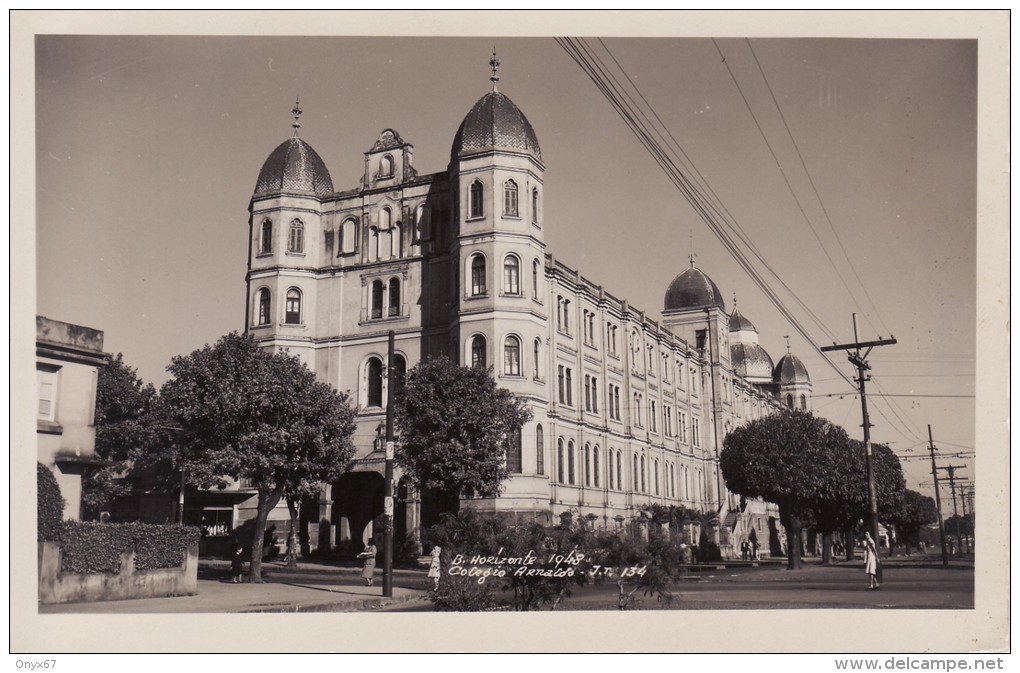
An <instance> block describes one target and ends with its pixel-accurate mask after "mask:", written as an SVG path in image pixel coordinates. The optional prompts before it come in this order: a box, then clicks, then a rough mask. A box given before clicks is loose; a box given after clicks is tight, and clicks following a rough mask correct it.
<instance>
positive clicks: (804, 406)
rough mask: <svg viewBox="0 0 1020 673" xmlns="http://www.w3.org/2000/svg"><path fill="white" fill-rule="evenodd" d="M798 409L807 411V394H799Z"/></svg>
mask: <svg viewBox="0 0 1020 673" xmlns="http://www.w3.org/2000/svg"><path fill="white" fill-rule="evenodd" d="M800 409H801V411H807V395H801V396H800Z"/></svg>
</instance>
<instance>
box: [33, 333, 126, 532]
mask: <svg viewBox="0 0 1020 673" xmlns="http://www.w3.org/2000/svg"><path fill="white" fill-rule="evenodd" d="M108 363H109V356H108V355H107V354H106V353H104V352H103V333H102V332H101V331H100V330H97V329H93V328H91V327H83V326H81V325H72V324H71V323H66V322H61V321H59V320H53V319H51V318H46V317H43V316H36V319H35V371H36V380H37V381H36V382H37V391H38V398H39V408H38V416H37V419H36V438H37V441H38V459H39V462H40V463H42V464H43V465H45V466H46V467H48V468H49V469H50V470H51V471H52V472H53V475H54V476H55V477H56V479H57V484H58V485H59V486H60V493H61V495H63V496H64V502H65V504H64V518H65V519H78V518H80V516H81V479H82V473H83V471H84V470H85V469H86V468H87V467H88V466H89V465H93V464H96V463H100V462H101V461H99V460H98V459H97V458H96V455H95V454H96V384H97V382H98V377H99V370H100V369H102V368H103V367H105V366H106V365H107V364H108Z"/></svg>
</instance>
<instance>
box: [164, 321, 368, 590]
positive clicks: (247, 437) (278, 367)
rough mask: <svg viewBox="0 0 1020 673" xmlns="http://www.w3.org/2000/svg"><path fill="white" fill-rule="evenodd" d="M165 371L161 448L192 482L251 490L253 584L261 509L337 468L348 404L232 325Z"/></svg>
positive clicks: (292, 360) (346, 437) (347, 435)
mask: <svg viewBox="0 0 1020 673" xmlns="http://www.w3.org/2000/svg"><path fill="white" fill-rule="evenodd" d="M167 371H169V372H170V374H171V375H172V376H173V378H172V379H170V380H169V381H167V382H166V384H164V385H163V388H162V389H161V391H160V396H159V405H158V406H159V413H160V416H161V420H162V423H163V424H164V425H162V427H164V428H166V429H168V430H169V431H170V433H171V434H169V435H168V437H169V439H170V441H169V443H168V446H165V447H161V450H164V451H166V454H165V455H166V456H167V457H168V458H169V459H170V461H171V462H172V464H173V466H174V468H175V469H177V470H183V471H184V474H185V476H186V479H187V481H188V482H189V483H190V484H191V485H193V486H196V487H199V488H212V487H218V488H225V487H226V485H227V483H228V481H227V480H228V478H229V479H234V480H238V481H243V482H245V483H246V485H248V486H249V487H250V488H253V489H255V490H256V491H257V492H258V506H257V510H256V517H255V521H254V530H253V534H252V558H251V581H252V582H261V581H262V576H261V569H262V548H263V540H264V536H265V530H266V520H267V518H268V516H269V513H270V512H271V511H272V510H273V508H275V507H276V506H277V504H279V502H280V499H281V498H283V497H284V495H286V494H297V493H299V492H301V491H302V490H303V489H305V488H306V487H307V485H308V484H310V483H323V482H330V481H333V480H335V479H337V478H339V477H340V475H341V474H342V473H343V472H344V470H346V468H347V466H348V464H349V463H350V460H351V457H352V456H353V453H354V447H353V444H352V443H351V436H352V434H353V433H354V410H353V409H352V408H351V406H350V404H349V403H348V399H347V396H346V395H345V394H343V393H338V392H337V391H336V390H334V389H333V388H331V387H330V386H329V385H327V384H325V383H323V382H321V381H318V380H317V379H316V378H315V375H314V374H313V373H312V372H311V371H309V369H308V368H307V367H305V365H304V364H303V363H301V361H300V360H298V359H297V358H296V357H294V356H291V355H288V354H286V353H271V352H270V351H268V350H265V349H263V348H260V347H259V346H258V344H257V343H256V342H255V340H254V339H253V338H252V337H251V336H249V335H239V334H237V333H236V332H235V333H232V334H229V335H227V336H225V337H223V338H222V339H220V340H219V341H218V342H217V343H216V344H215V345H214V346H209V345H206V346H205V347H204V348H201V349H199V350H196V351H194V352H193V353H191V354H190V355H187V356H177V357H175V358H174V359H173V360H172V361H171V363H170V366H169V367H167Z"/></svg>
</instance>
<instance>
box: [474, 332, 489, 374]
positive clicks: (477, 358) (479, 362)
mask: <svg viewBox="0 0 1020 673" xmlns="http://www.w3.org/2000/svg"><path fill="white" fill-rule="evenodd" d="M471 366H472V367H480V368H481V369H485V368H486V366H487V365H486V362H485V337H483V336H480V335H479V336H475V337H473V338H472V339H471Z"/></svg>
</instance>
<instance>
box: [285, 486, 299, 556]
mask: <svg viewBox="0 0 1020 673" xmlns="http://www.w3.org/2000/svg"><path fill="white" fill-rule="evenodd" d="M298 507H299V505H298V502H297V500H295V499H294V498H287V511H289V512H290V532H289V533H288V534H287V567H288V568H296V567H297V557H298V514H299V509H298Z"/></svg>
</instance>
